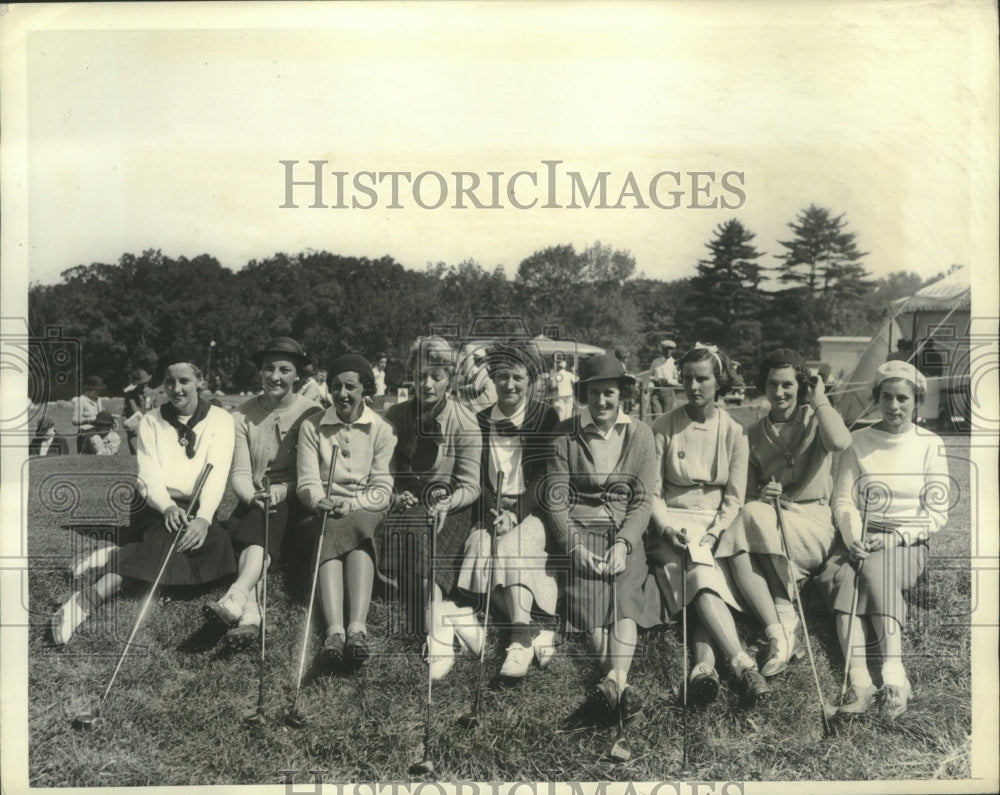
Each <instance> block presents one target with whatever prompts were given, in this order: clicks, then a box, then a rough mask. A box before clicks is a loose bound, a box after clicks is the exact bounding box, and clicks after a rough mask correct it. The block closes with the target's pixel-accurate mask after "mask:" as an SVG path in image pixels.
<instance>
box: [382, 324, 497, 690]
mask: <svg viewBox="0 0 1000 795" xmlns="http://www.w3.org/2000/svg"><path fill="white" fill-rule="evenodd" d="M408 365H409V368H408V369H409V372H410V373H412V374H413V381H414V396H413V398H412V399H411V400H408V401H406V402H404V403H397V404H396V405H394V406H392V407H390V408H389V410H388V411H387V412H386V415H385V418H386V420H388V421H389V422H390V423H391V424H392V426H393V427H394V428H395V430H396V435H397V438H398V443H397V444H396V451H395V454H394V455H393V458H392V473H393V476H394V478H395V485H394V489H395V498H394V506H393V511H392V512H391V513H390V514H389V516H388V517H387V518H386V522H385V541H384V556H385V568H386V569H387V570H390V571H393V572H396V573H398V575H399V588H400V594H401V596H402V599H403V602H404V605H405V606H406V617H407V625H408V627H409V628H411V629H413V630H416V628H417V627H420V626H421V625H424V626H426V631H427V652H428V653H427V661H428V664H429V665H430V668H431V670H430V676H431V678H433V679H440V678H441V677H443V676H445V675H446V674H447V673H448V671H450V670H451V667H452V665H453V664H454V655H455V651H454V646H453V644H454V640H455V635H456V633H457V634H458V637H459V640H460V641H462V642H463V643H464V644H465V645H466V646H468V647H469V648H470V649H471V650H472V651H473V652H475V653H479V651H480V649H481V644H482V642H483V631H482V626H481V625H480V624H479V623H478V622H477V621H476V618H475V615H474V612H473V609H472V607H471V605H469V604H467V603H466V604H462V605H461V606H460V602H462V601H463V598H464V596H463V595H462V594H461V592H460V591H459V590H458V589H457V588H456V583H457V579H458V571H459V569H460V567H461V561H462V559H463V557H464V552H465V544H466V540H467V538H468V535H469V530H470V527H471V509H472V505H473V503H474V502H475V501H476V500H477V499H478V498H479V494H480V474H479V473H480V461H481V457H482V446H483V443H482V433H481V432H480V430H479V426H478V425H477V424H476V422H475V420H474V418H473V417H472V416H471V415H470V414H469V413H468V412H467V411H466V410H465V409H463V408H462V407H460V406H459V405H458V404H457V403H456V402H455V401H454V400H452V399H451V398H450V397H449V392H450V391H451V389H452V382H453V379H454V376H455V352H454V351H453V350H452V348H451V346H450V345H449V344H448V342H447V341H446V340H445V339H443V338H442V337H419V338H417V340H416V341H415V342H414V343H413V345H412V346H411V348H410V355H409V362H408ZM438 515H441V516H443V519H444V522H443V527H442V528H441V530H440V533H439V534H438V536H437V538H436V541H435V544H436V556H435V559H434V582H433V583H428V579H429V578H428V574H429V572H430V571H431V568H430V566H431V561H430V549H431V545H430V527H431V522H432V520H433V519H434V518H435V517H436V516H438ZM428 585H430V586H431V587H432V588H433V589H434V598H433V599H432V601H431V604H430V605H427V604H426V599H427V596H428ZM466 601H467V600H466ZM425 608H426V614H427V615H426V616H425V615H424V613H425ZM422 618H423V619H424V621H426V624H424V621H422V620H421V619H422Z"/></svg>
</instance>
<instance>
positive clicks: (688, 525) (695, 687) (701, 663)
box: [640, 343, 770, 705]
mask: <svg viewBox="0 0 1000 795" xmlns="http://www.w3.org/2000/svg"><path fill="white" fill-rule="evenodd" d="M678 365H679V369H680V373H681V384H682V385H683V387H684V394H685V396H686V397H687V404H686V405H683V406H679V407H677V408H675V409H673V410H672V411H671V412H670V413H668V414H664V415H663V416H662V417H660V418H659V419H658V420H657V421H656V422H655V423H654V424H653V435H654V437H655V440H656V469H657V472H656V477H655V479H654V481H653V482H654V484H655V486H654V487H655V489H656V495H655V498H654V500H653V510H652V513H653V517H652V522H651V523H650V533H649V541H650V556H651V558H652V560H653V561H654V562H655V565H653V566H652V569H651V571H652V575H651V579H653V580H655V582H656V583H657V585H658V586H659V594H656V593H655V592H653V591H652V589H647V590H649V591H650V592H651V593H652V594H653V595H654V596H656V597H658V598H655V599H654V598H650V599H648V600H647V602H646V612H644V614H643V616H642V618H641V622H640V623H641V624H642V626H647V627H648V626H655V625H656V624H661V623H666V621H668V620H669V619H670V618H671V617H673V616H675V615H676V614H677V613H679V612H680V611H681V609H682V608H683V607H684V606H685V605H684V602H683V600H682V597H683V596H684V590H685V589H683V588H682V584H681V580H682V578H684V579H686V591H687V593H686V596H687V603H688V604H689V605H690V606H691V608H692V609H693V611H694V615H695V619H694V621H692V626H693V629H692V634H693V638H692V640H693V648H694V665H693V666H692V669H691V675H690V681H689V685H688V692H689V694H690V695H689V698H690V699H691V700H692V701H694V702H698V703H707V702H709V701H712V700H714V699H715V697H716V695H717V694H718V691H719V675H718V673H717V672H716V666H715V663H716V649H718V650H719V651H721V652H722V654H723V655H724V657H725V659H726V660H727V661H728V663H729V665H730V667H731V668H732V671H733V674H734V675H735V676H736V677H737V681H738V683H739V687H740V690H741V693H742V696H743V698H744V701H745V702H747V703H748V704H749V705H753V704H756V703H757V702H758V701H759V700H761V699H763V698H766V697H767V696H768V695H769V694H770V688H769V687H768V684H767V681H766V680H765V679H764V677H763V676H761V675H760V673H759V672H758V671H757V665H756V663H755V662H754V660H753V658H752V657H750V655H749V654H747V652H746V651H745V650H744V649H743V647H742V645H741V644H740V639H739V635H738V634H737V632H736V624H735V622H734V621H733V616H732V614H731V613H730V608H732V609H734V610H738V609H739V603H738V602H737V601H736V597H735V596H734V595H733V592H732V590H731V588H730V584H729V582H728V580H727V578H726V573H725V571H724V570H723V569H722V568H720V567H719V566H718V565H716V562H715V558H714V557H713V554H712V550H713V548H714V546H715V545H716V544H717V543H718V542H719V539H720V538H722V537H724V534H725V533H726V531H727V530H728V528H729V525H730V524H732V522H733V520H734V519H735V518H736V515H737V514H738V513H739V510H740V506H741V505H742V504H743V491H744V486H745V485H746V477H747V458H748V455H749V453H748V450H747V440H746V435H745V434H744V432H743V428H742V427H741V426H740V424H739V423H737V422H736V421H735V420H734V419H732V418H731V417H730V416H729V414H728V413H727V412H725V411H723V410H722V409H720V408H719V406H718V405H717V403H716V401H717V399H718V398H719V397H721V396H722V395H725V394H726V392H727V391H728V390H729V388H730V386H731V384H732V383H733V375H734V372H735V367H734V363H733V362H732V360H731V359H730V358H729V357H728V356H727V355H726V353H725V351H723V350H722V349H721V348H718V347H717V346H715V345H702V344H701V343H696V344H695V347H694V348H692V349H691V350H690V351H688V352H687V353H685V354H684V356H682V357H681V358H680V360H679V362H678ZM686 664H687V661H686V660H685V665H686Z"/></svg>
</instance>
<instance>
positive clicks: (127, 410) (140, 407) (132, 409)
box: [122, 367, 159, 455]
mask: <svg viewBox="0 0 1000 795" xmlns="http://www.w3.org/2000/svg"><path fill="white" fill-rule="evenodd" d="M152 380H153V376H151V375H150V374H149V371H148V370H146V369H145V368H142V367H137V368H136V369H135V372H133V373H132V384H131V385H130V386H129V387H127V388H126V389H125V394H124V398H125V403H124V405H123V406H122V420H123V422H122V424H123V425H124V426H125V437H126V439H127V440H128V450H129V452H130V453H131V454H132V455H135V449H136V439H137V433H138V430H139V420H141V419H142V415H143V414H145V413H146V412H147V411H152V410H153V409H155V408H156V407H157V406H158V405H159V400H158V398H157V396H156V392H155V391H154V390H153V388H152V387H150V385H149V382H150V381H152Z"/></svg>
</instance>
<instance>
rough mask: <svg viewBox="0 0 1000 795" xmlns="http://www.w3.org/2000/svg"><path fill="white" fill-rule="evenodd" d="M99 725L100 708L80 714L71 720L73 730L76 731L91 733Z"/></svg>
mask: <svg viewBox="0 0 1000 795" xmlns="http://www.w3.org/2000/svg"><path fill="white" fill-rule="evenodd" d="M100 724H101V708H100V707H98V708H97V709H94V710H92V711H90V712H81V713H80V714H79V715H77V716H76V717H75V718H73V728H74V729H76V730H77V731H93V730H94V729H96V728H97V727H98V726H100Z"/></svg>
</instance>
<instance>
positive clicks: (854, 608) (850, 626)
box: [834, 489, 870, 714]
mask: <svg viewBox="0 0 1000 795" xmlns="http://www.w3.org/2000/svg"><path fill="white" fill-rule="evenodd" d="M862 499H863V500H864V506H863V509H862V511H861V544H862V546H863V545H864V543H865V535H867V533H868V505H869V501H870V494H869V490H868V489H865V490H864V493H863V495H862ZM864 565H865V562H864V560H859V561H858V568H857V570H856V571H855V572H854V593H853V594H852V595H851V617H850V618H849V619H848V621H847V644H846V645H847V650H846V652H845V653H844V680H843V682H842V683H841V685H840V703H841V705H843V703H844V698H845V696H846V695H847V674H848V672H849V671H850V669H851V658H852V657H853V656H854V648H853V644H852V643H851V638H852V637H853V635H854V622H855V621H856V620H857V618H858V590H859V589H860V587H861V570H862V568H864ZM834 714H838V713H836V712H835V713H834Z"/></svg>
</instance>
